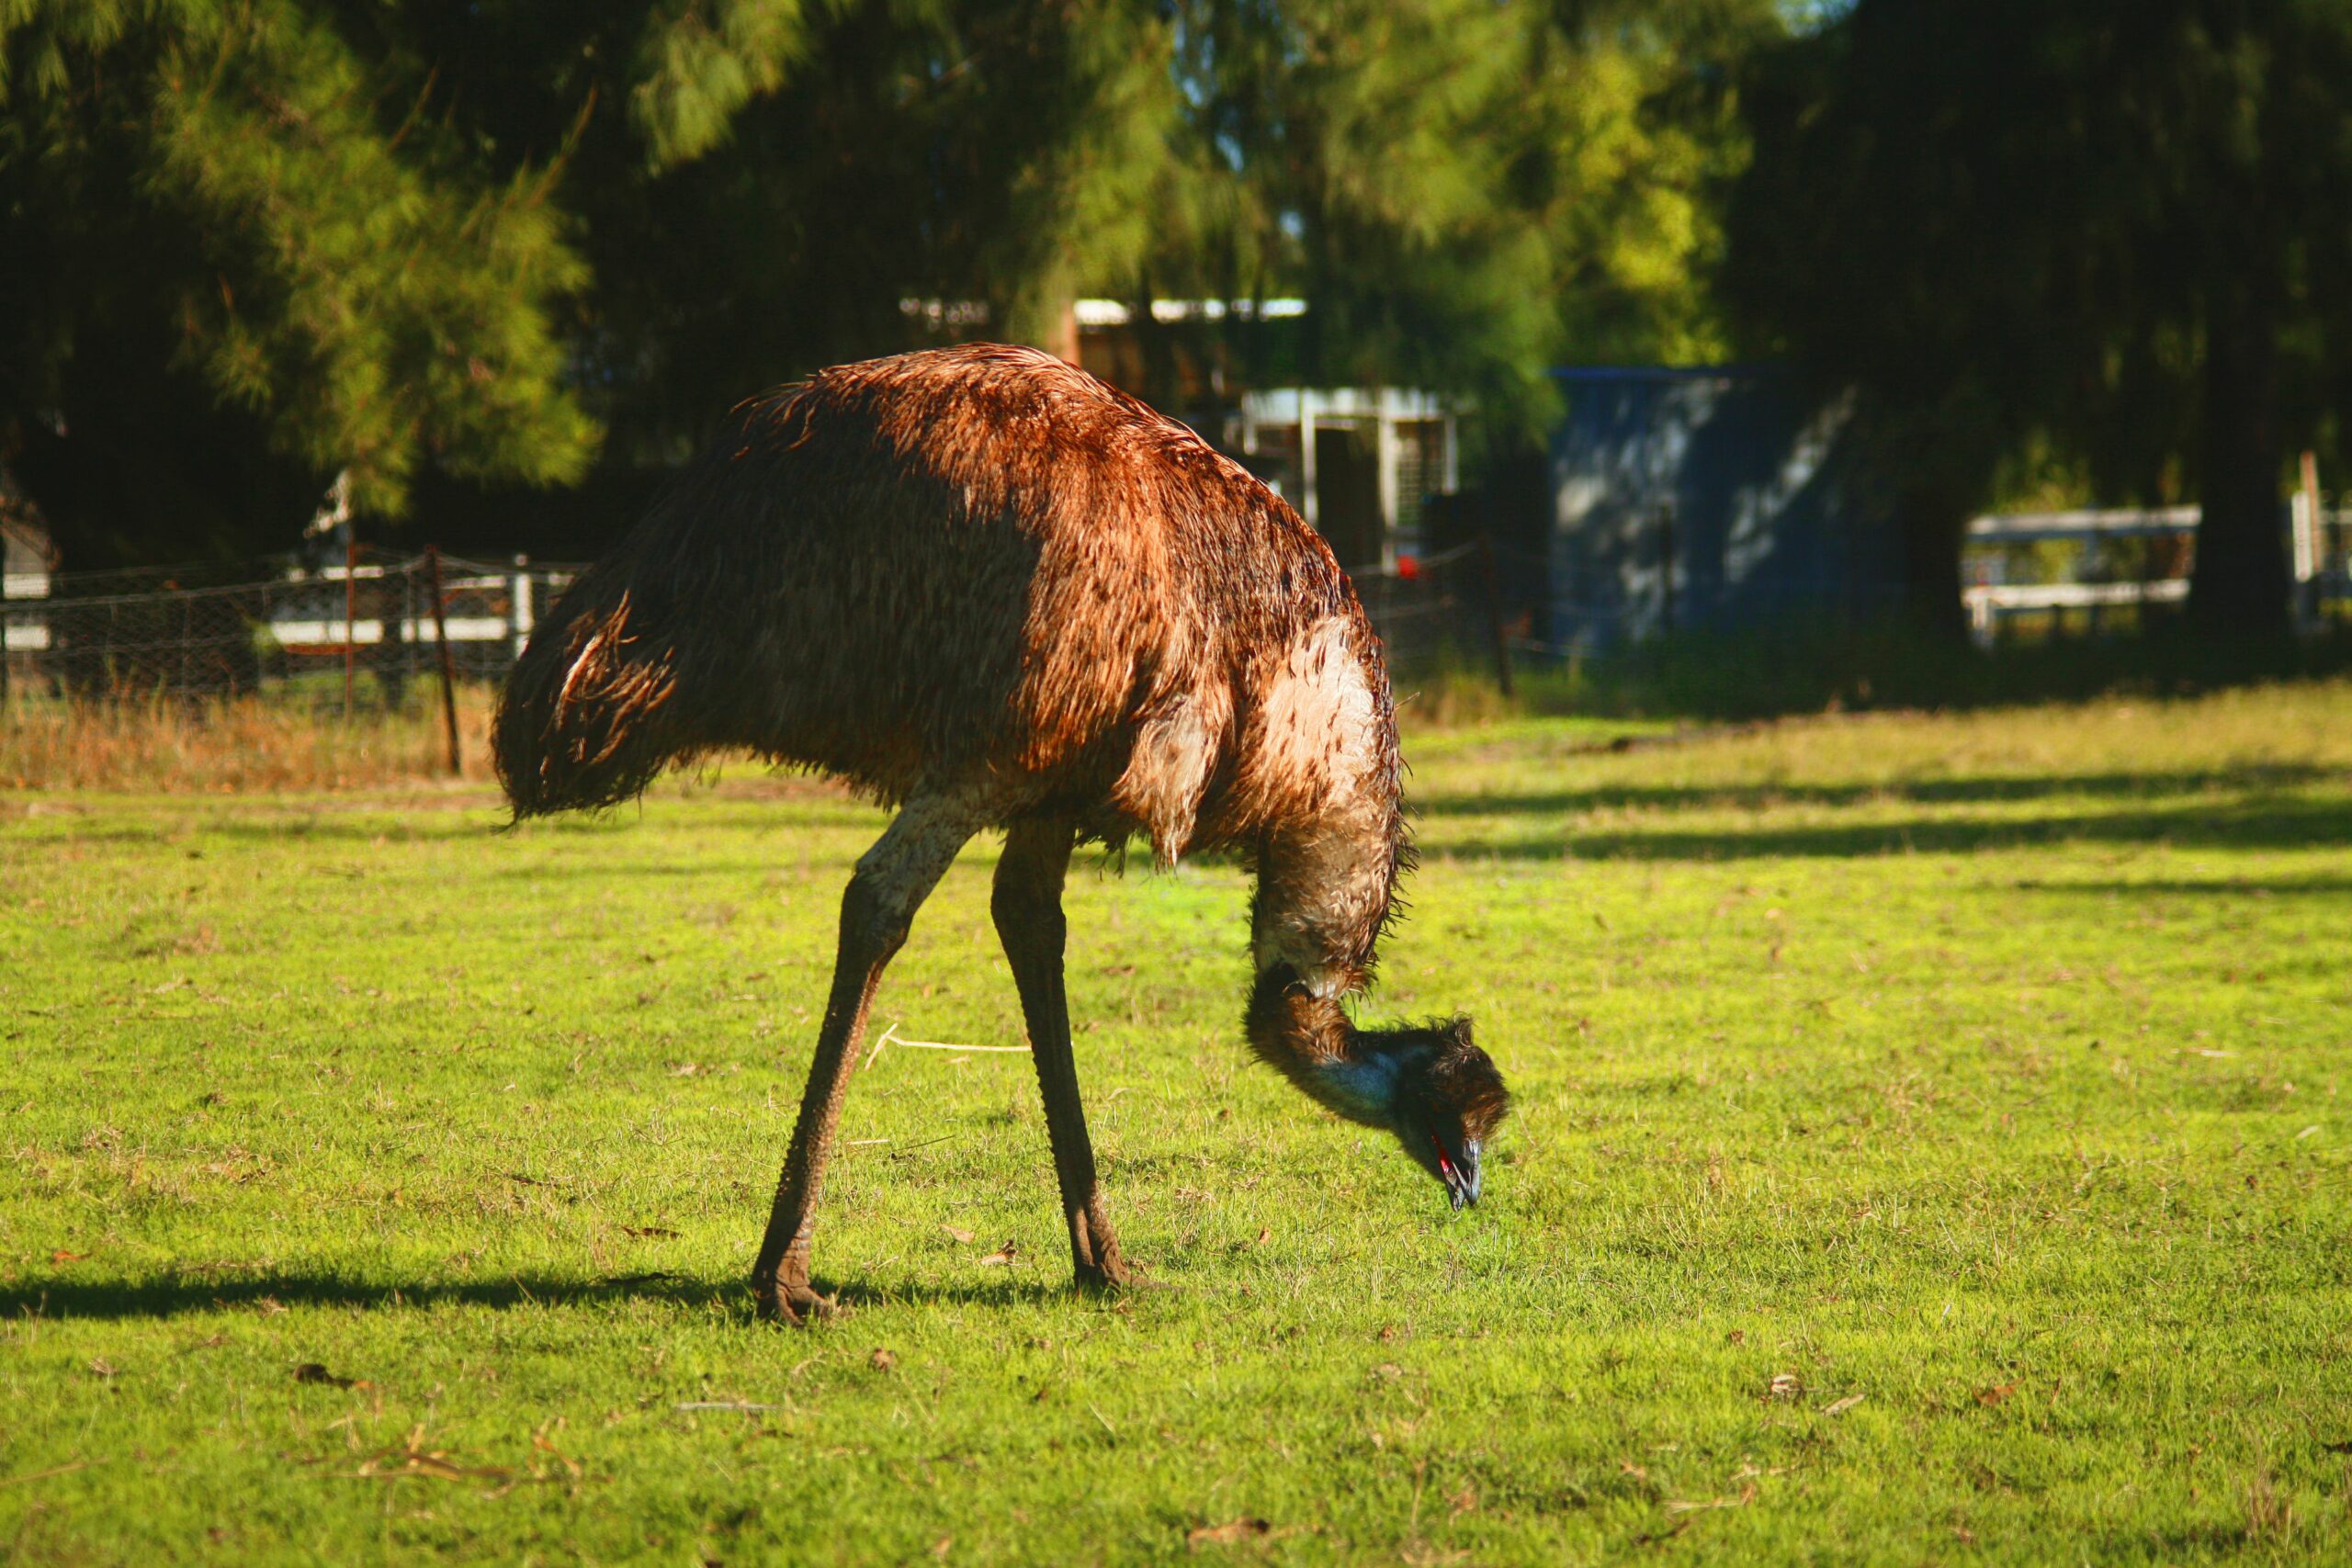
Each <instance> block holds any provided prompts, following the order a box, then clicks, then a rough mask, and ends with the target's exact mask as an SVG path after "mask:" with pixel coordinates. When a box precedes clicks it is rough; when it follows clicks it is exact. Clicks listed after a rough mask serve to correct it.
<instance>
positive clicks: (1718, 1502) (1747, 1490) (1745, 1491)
mask: <svg viewBox="0 0 2352 1568" xmlns="http://www.w3.org/2000/svg"><path fill="white" fill-rule="evenodd" d="M1754 1501H1756V1483H1754V1482H1750V1483H1747V1485H1745V1486H1743V1487H1741V1488H1740V1489H1739V1495H1738V1496H1736V1497H1707V1498H1703V1499H1701V1500H1700V1501H1697V1502H1682V1501H1680V1500H1676V1501H1672V1502H1669V1503H1668V1504H1667V1506H1666V1511H1667V1512H1668V1513H1669V1514H1698V1513H1704V1512H1705V1511H1706V1510H1707V1509H1709V1508H1745V1507H1746V1506H1747V1505H1749V1504H1750V1503H1753V1502H1754Z"/></svg>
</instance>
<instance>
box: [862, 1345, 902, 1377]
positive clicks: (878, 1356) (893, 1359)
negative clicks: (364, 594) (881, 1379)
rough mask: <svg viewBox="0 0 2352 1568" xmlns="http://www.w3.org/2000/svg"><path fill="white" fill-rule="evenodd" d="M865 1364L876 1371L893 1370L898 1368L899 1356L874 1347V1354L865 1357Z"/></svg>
mask: <svg viewBox="0 0 2352 1568" xmlns="http://www.w3.org/2000/svg"><path fill="white" fill-rule="evenodd" d="M865 1364H866V1365H867V1366H869V1367H872V1368H873V1369H874V1370H875V1371H877V1372H888V1371H895V1370H897V1368H898V1365H899V1358H898V1357H897V1356H896V1355H895V1354H893V1353H892V1352H890V1351H888V1350H885V1349H882V1348H879V1347H876V1349H875V1352H874V1354H872V1355H871V1356H868V1357H866V1358H865Z"/></svg>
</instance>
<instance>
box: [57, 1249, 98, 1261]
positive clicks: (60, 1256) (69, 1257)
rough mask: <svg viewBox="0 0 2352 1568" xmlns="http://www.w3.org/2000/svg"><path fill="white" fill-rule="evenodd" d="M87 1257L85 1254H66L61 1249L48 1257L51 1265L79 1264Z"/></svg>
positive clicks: (66, 1252)
mask: <svg viewBox="0 0 2352 1568" xmlns="http://www.w3.org/2000/svg"><path fill="white" fill-rule="evenodd" d="M89 1256H90V1255H89V1254H88V1253H86V1252H68V1251H66V1250H65V1249H64V1248H63V1247H59V1248H58V1249H57V1250H56V1251H54V1252H52V1253H51V1254H50V1255H49V1260H50V1261H51V1263H79V1262H81V1261H82V1259H84V1258H87V1257H89Z"/></svg>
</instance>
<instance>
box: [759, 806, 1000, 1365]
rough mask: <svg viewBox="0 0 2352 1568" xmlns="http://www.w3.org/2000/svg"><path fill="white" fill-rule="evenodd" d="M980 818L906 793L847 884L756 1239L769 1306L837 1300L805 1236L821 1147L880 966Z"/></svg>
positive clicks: (835, 1118) (800, 1317)
mask: <svg viewBox="0 0 2352 1568" xmlns="http://www.w3.org/2000/svg"><path fill="white" fill-rule="evenodd" d="M976 826H977V823H976V822H975V821H974V820H972V819H971V818H970V817H969V816H968V815H967V813H965V812H963V811H960V810H958V809H956V807H954V806H953V805H952V804H951V803H947V802H944V801H939V800H935V799H924V798H921V797H918V798H917V799H914V800H910V801H909V802H908V803H907V804H906V806H905V807H903V808H902V809H901V810H900V811H899V815H898V817H897V818H895V819H894V820H893V821H892V822H891V824H890V826H889V829H888V830H887V831H886V832H884V833H883V835H882V837H881V838H880V839H879V840H877V841H876V843H875V845H874V847H873V848H872V849H870V850H868V851H866V852H865V854H864V855H863V856H861V857H860V858H859V860H858V863H857V874H855V875H854V876H853V877H851V878H850V882H849V886H848V888H847V889H846V890H844V891H843V892H842V928H841V946H840V949H839V951H838V953H837V954H836V955H835V957H834V960H833V985H832V993H831V997H830V998H828V999H827V1001H826V1003H825V1022H824V1026H823V1028H822V1029H820V1031H819V1032H818V1035H817V1055H816V1060H815V1061H813V1062H812V1063H810V1064H809V1087H808V1088H807V1089H803V1090H802V1091H801V1095H800V1119H799V1121H798V1122H796V1123H795V1124H794V1126H793V1129H792V1147H791V1149H790V1151H789V1152H787V1153H786V1156H785V1159H784V1174H783V1176H782V1177H780V1178H779V1179H777V1181H776V1190H775V1209H774V1210H773V1211H772V1212H771V1213H769V1215H768V1229H767V1236H766V1238H765V1239H764V1240H763V1241H762V1242H761V1244H760V1257H759V1261H758V1262H756V1263H754V1264H753V1265H752V1293H753V1295H754V1296H755V1297H756V1299H757V1302H758V1305H759V1310H760V1312H761V1314H762V1315H763V1316H768V1317H780V1318H783V1319H785V1320H786V1322H790V1323H801V1322H804V1321H806V1320H807V1319H808V1318H809V1317H810V1316H811V1315H822V1314H827V1313H830V1312H831V1310H832V1305H833V1303H831V1301H830V1300H829V1299H827V1298H826V1297H823V1296H820V1295H819V1294H818V1293H817V1292H816V1290H815V1289H814V1288H813V1287H812V1286H811V1285H810V1284H809V1234H810V1231H811V1229H812V1228H813V1223H814V1214H815V1210H816V1207H817V1198H818V1194H819V1192H820V1190H821V1188H822V1187H823V1184H824V1178H825V1157H826V1156H827V1155H828V1154H830V1153H831V1150H832V1145H833V1129H834V1128H835V1127H836V1126H838V1125H839V1124H840V1122H841V1115H842V1096H843V1095H844V1094H845V1093H847V1091H848V1089H849V1076H850V1073H851V1071H852V1070H853V1069H854V1066H855V1065H856V1062H857V1048H858V1043H859V1041H860V1040H861V1039H862V1038H863V1037H864V1035H865V1011H866V1009H867V1007H868V1006H870V1005H871V1004H872V1002H873V1000H874V989H875V987H876V986H877V985H878V984H880V982H881V979H882V971H883V968H884V967H885V966H886V965H888V963H889V962H890V959H891V956H892V955H893V954H895V953H897V952H898V951H899V948H900V947H901V946H903V945H905V942H906V940H907V929H908V927H909V926H910V925H911V924H912V923H913V921H914V916H915V911H916V910H917V909H918V908H922V901H923V900H924V899H925V898H927V897H930V896H931V890H932V889H933V887H934V886H938V883H939V879H940V877H941V876H942V875H943V874H944V873H945V872H946V870H947V868H948V866H949V865H951V864H953V863H955V860H956V851H957V850H959V849H961V848H963V846H964V842H965V840H967V839H969V838H970V837H971V836H972V832H973V830H974V829H975V827H976Z"/></svg>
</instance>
